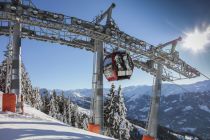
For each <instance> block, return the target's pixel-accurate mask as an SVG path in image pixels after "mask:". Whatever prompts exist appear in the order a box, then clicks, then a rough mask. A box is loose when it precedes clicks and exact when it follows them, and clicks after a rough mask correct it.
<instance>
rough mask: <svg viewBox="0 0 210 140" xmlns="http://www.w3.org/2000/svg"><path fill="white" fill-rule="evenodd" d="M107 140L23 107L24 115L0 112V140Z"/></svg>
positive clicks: (107, 139)
mask: <svg viewBox="0 0 210 140" xmlns="http://www.w3.org/2000/svg"><path fill="white" fill-rule="evenodd" d="M32 139H33V140H40V139H41V140H43V139H44V140H55V139H59V140H60V139H74V140H77V139H78V140H109V139H112V138H109V137H106V136H102V135H99V134H95V133H91V132H88V131H85V130H82V129H78V128H74V127H70V126H68V125H66V124H64V123H62V122H59V121H58V120H55V119H54V118H52V117H50V116H48V115H46V114H44V113H42V112H40V111H38V110H36V109H34V108H32V107H30V106H28V105H25V114H24V115H20V114H17V113H12V112H0V140H32Z"/></svg>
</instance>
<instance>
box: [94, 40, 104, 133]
mask: <svg viewBox="0 0 210 140" xmlns="http://www.w3.org/2000/svg"><path fill="white" fill-rule="evenodd" d="M94 46H95V48H96V53H97V54H96V85H95V90H94V91H95V93H94V94H95V95H94V98H95V99H94V110H93V114H94V119H93V121H94V123H95V124H96V125H99V126H100V133H103V117H104V115H103V56H104V49H103V42H102V41H99V40H94Z"/></svg>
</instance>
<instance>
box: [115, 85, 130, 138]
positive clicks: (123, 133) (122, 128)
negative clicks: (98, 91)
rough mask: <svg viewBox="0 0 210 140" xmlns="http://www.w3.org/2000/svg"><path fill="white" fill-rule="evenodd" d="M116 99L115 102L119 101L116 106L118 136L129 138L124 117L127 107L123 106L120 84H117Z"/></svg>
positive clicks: (128, 128) (127, 124) (127, 123)
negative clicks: (118, 121)
mask: <svg viewBox="0 0 210 140" xmlns="http://www.w3.org/2000/svg"><path fill="white" fill-rule="evenodd" d="M116 99H117V102H118V103H119V106H118V114H119V118H120V125H119V138H120V139H122V140H129V138H130V126H129V122H128V121H127V119H126V111H127V109H126V107H125V103H124V98H123V95H122V88H121V86H119V88H118V95H117V98H116Z"/></svg>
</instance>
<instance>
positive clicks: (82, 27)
mask: <svg viewBox="0 0 210 140" xmlns="http://www.w3.org/2000/svg"><path fill="white" fill-rule="evenodd" d="M19 17H21V18H19ZM17 18H19V22H20V23H22V24H24V25H27V26H31V27H36V29H37V28H42V29H45V30H46V31H52V30H54V31H55V32H58V34H64V33H68V34H74V35H78V36H81V37H82V38H89V39H96V40H100V41H102V42H104V43H106V44H111V45H112V46H114V47H119V48H121V49H124V50H126V51H128V52H130V53H131V54H135V55H139V58H141V57H142V56H144V57H146V58H147V59H150V60H153V61H154V62H155V63H157V61H159V60H161V61H160V62H161V64H162V65H163V66H164V69H169V70H172V71H174V72H176V73H178V74H181V75H183V76H184V77H185V78H194V77H197V76H200V72H199V71H197V70H196V69H195V68H193V67H191V66H189V65H188V64H187V63H186V62H184V61H183V60H181V59H180V58H179V56H175V55H174V54H171V53H167V52H164V51H160V50H159V49H155V48H157V47H155V46H153V45H151V44H149V43H147V42H145V41H142V40H139V39H137V38H135V37H132V36H130V35H128V34H126V33H124V32H122V31H120V30H119V29H118V28H116V27H115V26H112V25H110V26H106V25H101V24H97V23H93V22H89V21H85V20H82V19H78V18H75V17H69V16H65V15H63V14H59V13H54V12H49V11H45V10H41V9H37V8H34V7H31V6H29V5H21V4H19V5H14V4H12V3H5V2H0V20H8V21H11V22H15V21H16V20H17ZM25 36H29V37H30V36H32V35H25ZM45 36H46V37H45ZM42 37H43V38H46V40H47V41H48V40H49V41H52V39H51V40H50V39H49V36H48V35H42ZM32 38H33V39H40V38H38V37H37V38H36V37H32ZM51 38H52V37H51ZM54 38H56V39H57V40H56V39H55V40H56V41H52V42H56V43H60V44H61V42H62V43H63V42H64V41H61V40H60V39H61V38H59V37H57V36H56V37H54ZM62 39H63V38H62ZM64 40H65V39H64ZM69 41H72V40H69ZM69 41H68V42H69ZM63 44H64V45H68V43H63ZM78 44H79V45H77V46H76V47H78V48H83V46H82V45H84V44H82V45H81V44H80V43H78ZM72 46H74V45H72ZM92 48H93V47H92ZM89 50H93V49H91V48H90V49H89ZM157 54H158V55H157ZM139 58H138V57H137V58H136V59H135V61H137V62H139V63H136V66H137V64H138V67H141V68H142V67H144V66H141V63H140V62H141V60H140V59H139ZM145 68H146V67H145ZM146 71H148V72H149V73H150V74H152V73H153V72H152V71H151V70H150V69H148V68H147V69H146ZM169 75H170V74H169V73H167V74H165V76H163V77H166V78H163V80H167V81H172V80H175V79H177V78H174V77H172V76H169ZM179 79H181V78H179Z"/></svg>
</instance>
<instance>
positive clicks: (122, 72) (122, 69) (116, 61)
mask: <svg viewBox="0 0 210 140" xmlns="http://www.w3.org/2000/svg"><path fill="white" fill-rule="evenodd" d="M133 68H134V65H133V62H132V59H131V57H130V56H129V54H128V53H126V52H125V51H118V52H113V53H111V54H109V55H107V56H106V57H105V59H104V75H105V77H106V79H107V80H108V81H117V80H123V79H130V77H131V75H132V73H133Z"/></svg>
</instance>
